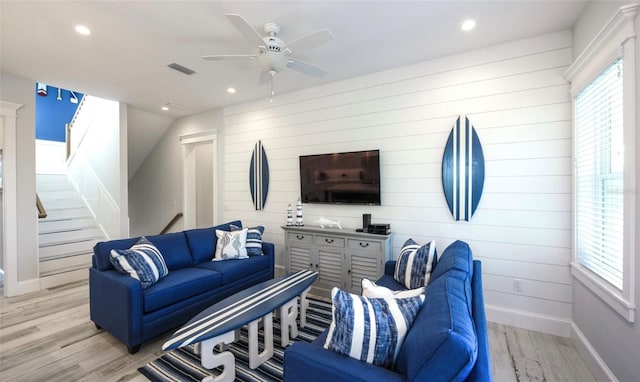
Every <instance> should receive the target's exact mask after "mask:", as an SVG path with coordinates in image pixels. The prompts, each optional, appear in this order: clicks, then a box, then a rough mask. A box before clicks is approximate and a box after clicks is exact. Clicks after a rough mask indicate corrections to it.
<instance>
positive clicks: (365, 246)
mask: <svg viewBox="0 0 640 382" xmlns="http://www.w3.org/2000/svg"><path fill="white" fill-rule="evenodd" d="M360 246H361V247H362V248H367V247H368V246H369V243H363V242H360Z"/></svg>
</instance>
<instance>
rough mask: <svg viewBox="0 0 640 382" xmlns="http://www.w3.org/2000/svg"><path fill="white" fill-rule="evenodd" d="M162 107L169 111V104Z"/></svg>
mask: <svg viewBox="0 0 640 382" xmlns="http://www.w3.org/2000/svg"><path fill="white" fill-rule="evenodd" d="M161 109H162V110H164V111H169V106H167V105H164V106H162V107H161Z"/></svg>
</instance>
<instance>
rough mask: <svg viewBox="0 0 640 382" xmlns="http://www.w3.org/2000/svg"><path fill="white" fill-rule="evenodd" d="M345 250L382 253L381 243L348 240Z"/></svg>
mask: <svg viewBox="0 0 640 382" xmlns="http://www.w3.org/2000/svg"><path fill="white" fill-rule="evenodd" d="M347 248H349V249H357V250H359V251H368V252H382V243H380V242H379V241H370V240H356V239H349V242H348V243H347Z"/></svg>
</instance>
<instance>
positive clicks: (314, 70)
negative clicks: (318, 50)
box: [287, 58, 327, 77]
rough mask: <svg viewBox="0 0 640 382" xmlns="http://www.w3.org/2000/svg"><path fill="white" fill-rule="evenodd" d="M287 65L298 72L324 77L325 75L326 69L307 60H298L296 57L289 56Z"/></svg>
mask: <svg viewBox="0 0 640 382" xmlns="http://www.w3.org/2000/svg"><path fill="white" fill-rule="evenodd" d="M287 66H288V67H289V68H291V69H293V70H297V71H298V72H300V73H303V74H308V75H310V76H314V77H324V76H326V75H327V71H326V70H324V69H322V68H320V67H319V66H315V65H313V64H310V63H308V62H305V61H302V60H298V59H297V58H289V61H288V64H287Z"/></svg>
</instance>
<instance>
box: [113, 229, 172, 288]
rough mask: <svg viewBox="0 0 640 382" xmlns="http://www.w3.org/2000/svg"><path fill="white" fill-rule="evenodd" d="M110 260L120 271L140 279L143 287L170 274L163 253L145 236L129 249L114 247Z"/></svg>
mask: <svg viewBox="0 0 640 382" xmlns="http://www.w3.org/2000/svg"><path fill="white" fill-rule="evenodd" d="M110 260H111V264H113V266H114V267H115V268H116V270H117V271H118V272H120V273H124V274H126V275H129V276H131V277H133V278H134V279H136V280H138V281H140V283H141V284H142V289H146V288H148V287H150V286H151V285H153V284H155V283H156V282H157V281H158V280H160V279H161V278H163V277H165V276H166V275H168V274H169V269H167V264H166V263H165V262H164V257H162V253H160V250H159V249H158V248H157V247H156V246H155V245H153V243H151V242H150V241H149V240H147V238H146V237H144V236H143V237H141V238H140V240H138V242H137V243H136V244H134V245H133V246H132V247H131V248H129V249H112V250H111V257H110Z"/></svg>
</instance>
